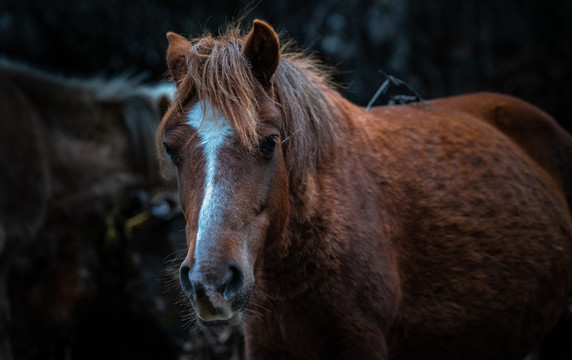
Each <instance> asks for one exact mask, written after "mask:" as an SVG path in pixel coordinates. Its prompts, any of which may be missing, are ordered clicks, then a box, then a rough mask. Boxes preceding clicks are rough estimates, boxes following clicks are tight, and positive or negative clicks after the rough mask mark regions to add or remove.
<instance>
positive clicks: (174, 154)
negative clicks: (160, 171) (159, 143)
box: [163, 143, 179, 164]
mask: <svg viewBox="0 0 572 360" xmlns="http://www.w3.org/2000/svg"><path fill="white" fill-rule="evenodd" d="M163 146H164V147H165V152H166V153H167V155H169V157H170V158H171V161H172V162H173V163H175V164H176V163H177V161H179V153H177V152H175V151H173V150H172V149H171V148H170V147H168V146H167V144H165V143H163Z"/></svg>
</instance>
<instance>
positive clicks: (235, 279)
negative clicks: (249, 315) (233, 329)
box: [179, 261, 244, 325]
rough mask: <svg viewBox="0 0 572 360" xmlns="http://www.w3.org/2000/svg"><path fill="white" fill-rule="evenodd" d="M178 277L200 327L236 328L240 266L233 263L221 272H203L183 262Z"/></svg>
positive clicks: (238, 317)
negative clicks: (201, 325)
mask: <svg viewBox="0 0 572 360" xmlns="http://www.w3.org/2000/svg"><path fill="white" fill-rule="evenodd" d="M179 275H180V281H181V286H182V288H183V291H184V292H185V294H186V295H187V296H188V297H189V298H190V299H191V303H192V305H193V307H194V309H195V311H196V313H197V316H198V320H199V322H200V323H201V324H203V325H236V324H235V323H238V321H240V317H241V316H240V314H239V312H240V310H241V308H242V306H243V305H244V304H243V301H239V300H240V298H242V297H241V296H240V294H241V292H242V290H243V287H244V274H243V271H242V270H241V269H240V267H239V266H237V265H234V264H233V265H229V266H226V267H225V268H224V270H223V271H220V270H219V271H206V270H201V269H200V267H199V266H197V265H195V266H194V269H191V267H190V266H189V265H188V264H187V262H186V261H185V262H183V263H182V264H181V267H180V269H179ZM237 302H238V304H237Z"/></svg>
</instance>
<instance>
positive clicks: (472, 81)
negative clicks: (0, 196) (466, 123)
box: [0, 0, 572, 129]
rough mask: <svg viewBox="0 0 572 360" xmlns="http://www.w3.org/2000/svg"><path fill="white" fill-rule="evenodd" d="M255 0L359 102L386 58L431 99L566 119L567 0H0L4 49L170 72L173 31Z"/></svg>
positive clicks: (100, 69)
mask: <svg viewBox="0 0 572 360" xmlns="http://www.w3.org/2000/svg"><path fill="white" fill-rule="evenodd" d="M248 7H254V10H253V11H252V12H251V13H250V16H248V17H247V21H246V22H247V23H248V25H249V23H250V21H251V20H252V19H253V18H256V17H258V18H262V19H265V20H267V21H268V22H270V23H271V24H272V25H274V26H275V27H276V29H277V30H279V31H281V32H282V34H283V36H284V38H292V39H294V40H295V41H296V42H297V44H298V45H299V46H300V47H301V48H304V49H309V50H311V51H316V52H317V55H318V56H319V57H320V58H322V59H324V61H325V62H327V63H328V64H330V65H334V66H335V67H336V68H337V70H338V73H337V76H336V80H337V81H338V82H339V83H340V84H341V85H342V86H343V88H342V91H343V93H344V94H345V95H346V96H347V97H348V98H349V99H351V100H352V101H354V102H357V103H359V104H362V105H365V104H367V102H368V101H369V99H370V98H371V97H372V95H373V94H374V93H375V91H376V89H377V88H378V87H379V86H380V85H381V83H382V82H383V80H384V78H383V77H382V76H381V75H380V74H379V73H378V70H379V69H383V70H384V71H385V72H387V73H390V74H392V75H394V76H397V77H399V78H400V79H402V80H404V81H406V82H408V83H410V84H411V85H412V86H413V87H414V88H415V89H416V90H417V91H418V92H419V93H420V94H421V95H422V96H423V97H425V98H427V99H429V98H435V97H441V96H447V95H453V94H459V93H465V92H471V91H481V90H487V91H495V92H503V93H508V94H512V95H516V96H519V97H522V98H524V99H525V100H528V101H530V102H532V103H534V104H536V105H537V106H539V107H541V108H543V109H544V110H545V111H547V112H548V113H550V114H551V115H553V116H554V117H555V118H556V119H557V120H558V121H559V122H561V123H562V124H564V125H565V126H566V127H567V128H568V129H570V126H571V125H570V122H571V121H572V120H571V119H572V107H570V106H569V105H568V101H569V99H571V98H572V89H571V87H570V83H571V82H572V70H571V68H572V1H570V0H545V1H541V0H502V1H499V0H480V1H477V0H474V1H471V0H466V1H448V0H432V1H426V0H377V1H358V0H324V1H317V2H314V1H307V0H293V1H292V0H290V1H265V0H263V1H260V2H259V3H258V5H257V6H252V3H249V1H247V0H233V1H231V0H228V1H214V0H213V1H190V0H186V1H184V0H165V1H159V0H141V1H119V0H83V1H69V0H68V1H66V0H51V1H43V0H22V1H7V0H3V1H2V5H1V6H0V55H3V56H7V57H9V58H12V59H17V60H22V61H25V62H27V63H29V64H33V65H35V66H38V67H40V68H44V69H50V70H54V71H56V72H58V73H62V74H68V75H76V76H85V75H102V74H104V75H112V74H117V73H119V72H122V71H126V70H130V71H135V72H144V73H147V74H148V80H149V81H156V80H159V79H161V78H163V77H164V73H165V71H166V67H165V64H164V53H165V49H166V46H167V41H166V39H165V33H166V32H167V31H175V32H178V33H183V34H188V35H191V36H197V35H200V34H201V32H202V30H203V29H204V28H207V29H210V30H211V31H216V29H217V28H219V27H221V26H222V27H224V24H226V23H227V22H228V21H230V20H232V19H233V18H236V17H237V16H238V15H239V14H240V13H241V11H242V10H244V9H246V8H248ZM379 103H383V99H381V102H379Z"/></svg>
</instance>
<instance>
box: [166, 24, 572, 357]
mask: <svg viewBox="0 0 572 360" xmlns="http://www.w3.org/2000/svg"><path fill="white" fill-rule="evenodd" d="M167 37H168V39H169V42H170V44H169V48H168V51H167V63H168V66H169V69H170V73H171V75H172V78H173V80H174V81H175V83H176V85H177V89H178V98H177V99H176V101H175V102H174V103H173V105H172V106H171V107H170V109H169V110H168V111H167V114H166V115H165V116H164V118H163V121H162V123H161V125H160V127H159V131H158V135H157V145H158V148H159V150H160V151H163V149H165V150H166V153H167V154H169V156H170V157H171V159H172V162H173V163H174V165H175V166H176V169H177V174H178V184H179V195H180V201H181V204H182V207H183V211H184V213H185V218H186V222H187V225H186V238H187V245H188V253H187V256H186V259H185V260H184V261H183V263H182V265H181V267H180V281H181V285H182V288H183V290H184V292H185V293H186V294H187V295H188V297H189V299H190V303H191V304H192V308H193V310H194V313H195V314H196V320H197V323H198V324H199V326H215V325H237V324H243V325H244V331H245V339H246V351H247V356H248V357H249V358H251V359H325V358H340V359H346V358H351V359H480V360H481V359H521V358H522V357H524V356H525V355H526V354H527V352H528V351H530V349H531V348H532V347H533V346H534V345H535V344H537V343H538V342H540V341H541V339H542V338H543V337H544V336H545V335H546V334H547V332H548V331H549V330H550V329H551V328H552V327H553V326H554V324H555V323H556V321H557V320H558V318H559V317H560V316H561V315H562V314H563V313H564V311H565V309H566V304H567V299H568V295H569V294H570V288H571V281H572V219H571V214H570V208H569V204H570V203H572V198H571V196H572V137H571V136H570V135H569V134H567V133H566V132H565V131H564V130H562V129H561V128H560V127H559V126H558V125H557V123H556V122H555V121H554V120H553V119H552V118H550V117H549V116H548V115H547V114H545V113H544V112H542V111H541V110H539V109H537V108H535V107H534V106H532V105H530V104H527V103H525V102H523V101H521V100H518V99H515V98H512V97H509V96H504V95H495V94H475V95H465V96H458V97H452V98H447V99H439V100H434V101H431V102H429V103H427V104H409V105H401V106H393V107H378V108H373V109H371V111H369V112H366V111H365V109H364V108H362V107H358V106H356V105H354V104H352V103H350V102H348V101H347V100H345V99H344V98H343V97H342V96H341V95H340V94H339V93H338V92H337V91H336V90H334V89H333V88H332V87H331V86H330V85H329V82H328V79H327V76H326V73H325V72H324V71H323V70H320V68H319V67H318V66H317V65H316V64H315V63H314V62H312V61H310V60H309V59H308V58H306V57H304V56H301V55H300V54H297V53H289V52H288V51H287V50H286V49H280V45H279V40H278V37H277V35H276V34H275V32H274V31H273V29H272V28H271V27H270V26H269V25H268V24H266V23H264V22H262V21H255V22H254V24H253V27H252V29H251V31H250V33H248V34H247V35H246V36H245V35H241V34H240V31H239V30H238V29H237V28H235V27H230V28H229V30H228V31H227V32H226V33H225V34H222V35H221V36H219V37H213V36H210V35H209V36H205V37H203V38H198V39H194V40H192V41H188V40H186V39H185V38H183V37H181V36H179V35H176V34H174V33H169V34H167Z"/></svg>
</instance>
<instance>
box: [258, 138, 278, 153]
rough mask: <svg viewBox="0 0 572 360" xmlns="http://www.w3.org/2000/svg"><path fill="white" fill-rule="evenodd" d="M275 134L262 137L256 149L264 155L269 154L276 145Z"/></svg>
mask: <svg viewBox="0 0 572 360" xmlns="http://www.w3.org/2000/svg"><path fill="white" fill-rule="evenodd" d="M277 138H278V137H277V136H269V137H267V138H266V139H264V140H263V141H262V142H261V143H260V145H258V151H260V152H261V153H262V154H264V155H270V154H272V153H273V152H274V148H275V147H276V139H277Z"/></svg>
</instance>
